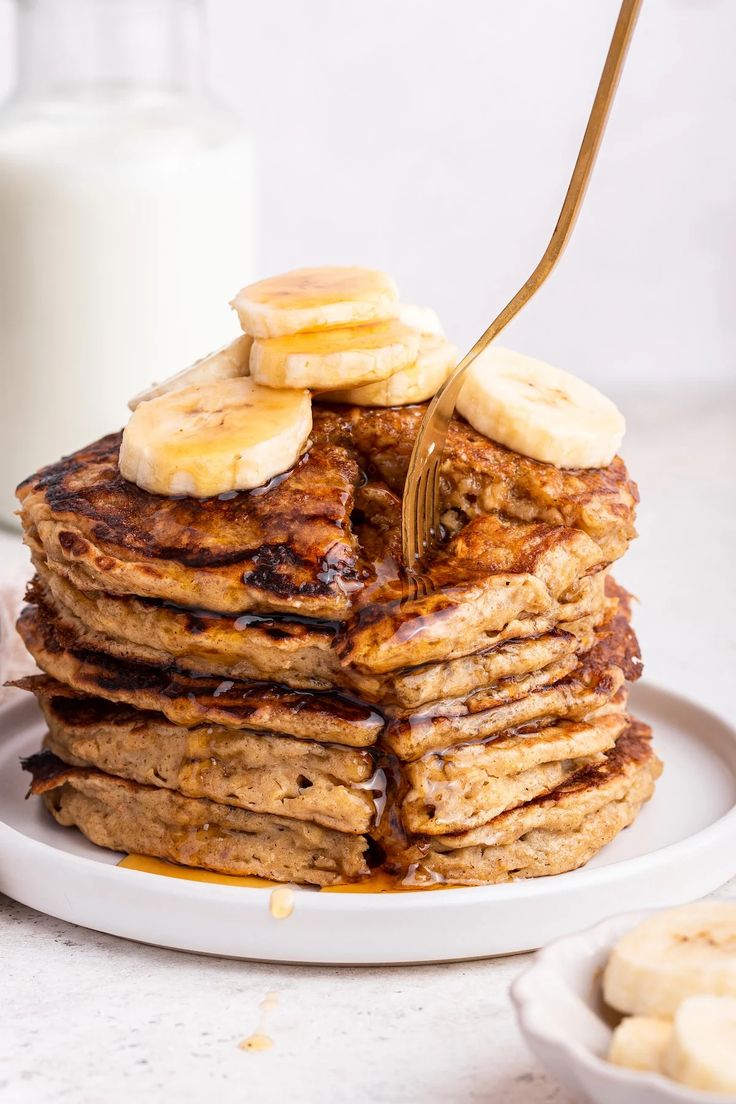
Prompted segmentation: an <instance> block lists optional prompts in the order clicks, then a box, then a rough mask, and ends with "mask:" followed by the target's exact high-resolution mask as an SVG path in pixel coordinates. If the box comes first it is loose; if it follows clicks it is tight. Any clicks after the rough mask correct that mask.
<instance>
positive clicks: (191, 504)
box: [18, 406, 636, 620]
mask: <svg viewBox="0 0 736 1104" xmlns="http://www.w3.org/2000/svg"><path fill="white" fill-rule="evenodd" d="M423 411H424V407H423V406H417V407H404V408H401V409H391V410H383V411H382V410H375V409H370V408H365V407H364V408H350V407H339V408H334V409H329V408H326V407H322V408H320V407H319V406H316V407H315V425H314V432H313V444H312V447H311V448H310V450H309V452H308V454H307V455H306V456H305V457H304V458H303V459H302V460H301V461H300V462H299V463H298V464H297V465H296V467H295V468H294V469H293V470H292V471H290V472H287V473H286V474H285V475H284V476H279V477H278V478H277V479H275V480H272V482H271V484H270V485H269V486H267V487H265V488H258V489H256V490H255V491H248V492H242V493H240V494H237V495H234V496H220V498H214V499H204V500H200V499H190V498H180V499H175V498H168V497H163V496H158V495H152V494H148V493H147V492H145V491H142V490H141V489H140V488H138V487H137V486H135V484H132V483H128V482H126V481H125V480H124V479H123V478H122V476H121V475H120V472H119V470H118V465H117V456H118V451H119V447H120V435H119V434H111V435H109V436H108V437H104V438H102V439H101V440H100V441H97V442H95V443H94V444H92V445H90V446H88V447H87V448H85V449H80V450H79V451H78V452H76V453H74V454H72V455H71V456H68V457H65V458H64V459H62V460H60V461H59V462H58V463H56V464H52V465H50V466H49V467H47V468H44V469H42V470H41V471H40V472H38V473H37V474H36V475H33V476H31V477H29V478H28V479H27V480H25V481H24V482H23V483H22V484H21V485H20V487H19V488H18V496H19V498H20V501H21V507H22V520H23V525H24V528H25V530H26V532H27V534H28V537H29V539H30V540H32V541H34V542H36V543H37V544H38V545H39V546H40V547H42V548H43V551H44V554H45V556H46V558H47V559H48V560H49V563H50V566H51V568H52V569H53V570H56V571H58V572H59V573H60V574H63V575H65V576H66V577H68V578H70V579H71V581H72V582H74V583H75V584H76V585H77V586H78V587H79V588H81V589H92V590H103V591H105V592H107V593H111V594H134V595H138V596H140V597H153V598H162V599H164V600H166V601H171V602H174V603H176V604H179V605H186V606H191V607H199V608H202V609H206V610H213V611H217V612H226V613H243V612H246V611H255V612H265V613H269V612H274V611H276V612H279V611H280V612H291V613H301V614H305V615H308V616H311V617H320V618H328V619H332V620H344V619H346V618H348V617H349V616H350V614H351V612H352V607H353V604H354V602H355V599H356V596H359V595H360V594H361V592H362V590H363V589H364V588H365V587H366V586H369V587H370V586H371V585H372V584H373V583H374V582H375V574H376V564H375V562H373V561H372V558H371V556H370V555H365V554H364V552H363V550H362V549H361V547H360V544H359V541H358V538H357V536H356V531H355V528H356V527H359V526H360V516H359V515H360V514H361V513H362V514H364V513H365V507H366V505H368V507H369V508H370V507H371V502H370V496H366V495H363V496H362V498H361V496H360V494H359V493H358V492H359V491H360V487H361V484H362V483H363V482H364V481H365V479H366V478H371V479H374V477H375V475H378V476H379V478H380V479H381V480H382V481H384V483H385V484H388V490H389V493H391V492H393V494H394V496H395V497H396V496H397V495H399V494H400V492H401V488H402V485H403V478H404V472H405V467H406V459H407V458H408V455H409V452H410V450H411V445H412V442H413V439H414V436H415V434H416V430H417V427H418V424H419V420H420V418H421V416H422V414H423ZM442 473H443V483H442V493H443V496H444V516H445V524H446V528H447V530H448V532H450V533H451V534H457V533H459V532H460V531H461V530H462V529H463V527H465V526H466V525H467V523H468V522H469V521H472V520H473V519H477V518H478V517H479V516H481V515H484V514H494V515H498V516H504V517H507V518H509V519H512V520H517V521H520V522H526V523H537V524H543V525H552V526H555V527H558V528H569V529H573V530H577V531H579V532H580V533H584V534H587V535H588V537H589V538H590V539H591V540H592V541H594V542H595V543H596V545H597V547H598V549H599V561H600V564H601V566H604V565H605V564H608V563H610V562H611V561H612V560H613V559H615V558H616V557H617V556H618V555H621V554H622V552H623V551H624V550H625V548H626V545H627V543H628V541H629V540H630V539H631V538H632V537H633V536H634V527H633V519H634V511H635V505H636V488H635V485H634V484H633V483H631V481H630V480H629V479H628V475H627V473H626V469H625V467H624V465H623V463H622V461H620V460H619V459H616V460H614V462H613V463H612V464H611V465H609V467H608V468H605V469H600V470H595V471H560V470H559V469H557V468H555V467H553V466H552V465H548V464H540V463H539V462H537V461H534V460H529V459H528V458H526V457H522V456H519V455H517V454H515V453H512V452H510V451H509V450H508V449H504V448H502V447H501V446H499V445H496V444H494V443H493V442H491V441H489V440H488V439H487V438H485V437H482V436H481V435H480V434H478V433H476V432H475V431H474V430H472V429H471V427H470V426H468V425H467V424H466V423H465V422H462V421H457V422H455V423H453V426H452V427H451V432H450V437H449V440H448V449H447V452H446V455H445V458H444V462H443V469H442ZM356 499H357V503H356ZM372 505H373V507H374V508H375V503H373V504H372ZM356 509H357V510H358V514H356V515H355V516H354V512H355V510H356ZM368 520H369V521H371V520H372V519H371V518H369V519H368Z"/></svg>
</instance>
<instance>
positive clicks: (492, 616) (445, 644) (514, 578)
mask: <svg viewBox="0 0 736 1104" xmlns="http://www.w3.org/2000/svg"><path fill="white" fill-rule="evenodd" d="M601 567H602V565H601V557H600V550H599V549H598V547H597V545H596V544H595V543H594V542H593V541H592V540H590V538H589V537H587V536H586V535H585V534H584V533H581V532H579V531H578V530H575V529H566V528H562V527H560V526H551V525H542V524H536V523H525V522H512V521H507V520H504V519H502V518H499V517H478V518H475V519H474V520H473V521H471V522H469V523H468V525H467V526H466V527H465V528H464V529H463V531H462V532H461V533H460V534H459V535H458V536H457V537H455V538H453V539H452V540H451V541H450V542H449V543H448V544H447V545H446V546H444V547H443V548H442V550H441V551H440V552H438V554H437V555H436V557H435V558H434V560H433V561H432V563H431V565H430V566H429V567H428V568H427V570H426V573H425V578H426V579H427V581H428V584H429V585H430V587H431V588H432V589H431V592H430V593H429V594H427V595H426V596H422V597H414V596H413V595H407V594H406V592H405V591H403V590H402V587H401V586H400V584H399V583H397V582H394V581H393V580H391V581H389V582H388V583H387V584H386V585H385V586H383V587H380V588H378V589H377V590H376V591H375V592H374V595H373V602H372V604H370V605H368V606H366V607H364V608H362V609H361V610H360V611H359V613H358V615H357V616H356V618H355V619H354V620H353V621H352V622H351V623H350V625H349V626H348V628H347V631H346V632H345V634H343V635H342V636H340V637H339V638H338V641H337V649H338V652H339V654H340V658H341V660H342V663H343V664H344V665H345V666H346V667H352V668H355V669H356V670H357V671H359V672H361V673H363V672H365V673H368V674H374V673H377V674H382V673H384V672H389V671H396V670H401V669H402V668H404V667H407V666H411V667H413V666H417V665H418V664H421V663H429V662H436V661H443V660H448V659H455V658H457V657H458V656H466V655H472V654H474V653H476V652H480V651H485V650H486V649H488V648H491V647H494V646H495V645H497V644H501V643H503V642H504V641H506V640H516V639H521V638H525V637H529V636H536V635H539V634H540V633H543V632H548V631H550V630H551V629H553V628H554V627H555V626H556V625H557V623H558V622H559V621H561V620H562V609H563V607H566V609H567V613H568V617H569V619H571V620H573V619H575V618H576V617H580V616H584V613H585V612H589V610H586V605H587V603H589V602H590V601H591V598H592V596H593V594H595V596H597V598H598V600H599V601H600V602H601V603H602V602H603V590H604V580H605V575H604V572H603V571H602V570H601ZM590 576H592V578H590ZM596 576H597V578H596Z"/></svg>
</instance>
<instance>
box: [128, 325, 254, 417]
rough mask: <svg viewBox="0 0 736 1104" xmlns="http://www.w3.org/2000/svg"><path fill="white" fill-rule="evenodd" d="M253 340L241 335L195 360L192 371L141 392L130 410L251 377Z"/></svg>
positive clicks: (188, 370) (190, 367)
mask: <svg viewBox="0 0 736 1104" xmlns="http://www.w3.org/2000/svg"><path fill="white" fill-rule="evenodd" d="M252 344H253V338H252V337H250V335H249V334H240V336H239V337H236V338H235V340H234V341H231V342H230V343H229V345H223V346H222V347H221V348H220V349H217V350H215V352H214V353H209V354H208V356H205V357H201V358H200V359H199V360H195V362H194V364H190V365H189V367H188V368H182V370H181V372H177V373H176V374H175V375H173V376H169V378H168V379H165V380H163V381H162V382H161V383H154V384H153V385H152V386H151V387H147V388H146V390H145V391H139V393H138V394H137V395H134V396H133V398H132V399H131V400H130V402H129V403H128V409H129V410H135V409H136V407H138V406H140V404H141V403H142V402H148V401H149V399H157V398H158V397H159V395H168V394H170V393H171V392H172V391H181V390H182V389H183V388H184V387H192V386H193V385H194V384H199V383H212V382H213V381H214V380H220V379H235V378H236V377H237V376H247V375H248V362H249V360H250V349H251V345H252Z"/></svg>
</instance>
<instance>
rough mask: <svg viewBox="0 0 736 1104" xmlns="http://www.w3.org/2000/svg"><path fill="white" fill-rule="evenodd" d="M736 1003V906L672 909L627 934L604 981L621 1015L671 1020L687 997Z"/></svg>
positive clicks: (705, 903) (610, 1001)
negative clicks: (709, 996)
mask: <svg viewBox="0 0 736 1104" xmlns="http://www.w3.org/2000/svg"><path fill="white" fill-rule="evenodd" d="M701 993H706V994H713V995H723V996H733V997H736V904H734V903H731V902H727V901H699V902H696V903H695V904H692V905H684V906H683V907H682V908H676V909H668V910H667V911H666V912H660V913H657V914H656V915H654V916H652V917H650V918H649V919H648V920H645V921H644V923H643V924H640V925H639V927H637V928H634V929H633V931H630V932H627V933H626V935H624V936H623V938H622V939H620V940H619V942H618V943H617V944H616V946H615V947H614V949H613V952H612V954H611V957H610V959H609V960H608V965H607V966H606V970H605V973H604V975H603V994H604V996H605V999H606V1001H607V1003H608V1004H610V1005H611V1007H612V1008H616V1009H618V1011H619V1012H631V1013H634V1014H635V1015H637V1016H655V1017H658V1018H660V1019H671V1018H672V1017H673V1016H674V1014H675V1011H676V1010H677V1007H678V1005H679V1004H680V1003H681V1002H682V1001H683V1000H685V998H686V997H690V996H695V995H698V994H701Z"/></svg>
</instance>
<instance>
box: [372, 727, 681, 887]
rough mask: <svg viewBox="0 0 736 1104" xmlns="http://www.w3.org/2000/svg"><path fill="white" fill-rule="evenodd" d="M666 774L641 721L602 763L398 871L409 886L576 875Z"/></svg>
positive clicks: (436, 841)
mask: <svg viewBox="0 0 736 1104" xmlns="http://www.w3.org/2000/svg"><path fill="white" fill-rule="evenodd" d="M661 771H662V764H661V762H660V760H659V759H658V758H657V756H656V755H655V754H654V752H653V751H652V748H651V743H650V740H649V729H648V727H647V726H646V725H643V724H641V723H640V722H638V721H633V722H632V723H631V726H630V728H629V730H628V731H627V732H626V733H625V734H624V735H623V736H621V737H620V739H619V740H618V741H617V743H616V746H615V748H613V749H612V750H611V751H610V752H609V753H608V754H607V755H606V756H605V758H604V759H603V760H602V761H601V762H598V763H594V764H590V765H588V766H585V767H583V768H582V769H581V770H580V771H579V772H578V773H577V774H575V775H573V776H572V777H571V778H569V779H568V780H567V781H566V782H564V783H563V784H562V785H561V786H559V787H558V788H557V789H555V790H552V791H551V792H550V793H548V794H545V795H544V796H542V797H538V798H535V799H534V800H532V801H530V802H528V803H527V804H525V805H521V806H519V807H517V808H515V809H513V810H511V811H509V812H505V813H502V814H501V815H500V816H498V817H496V818H495V819H493V820H491V821H489V822H488V823H487V824H484V825H483V826H482V827H479V828H475V829H473V830H471V831H469V832H462V833H459V834H457V835H446V836H439V837H433V838H432V840H431V842H429V844H428V846H427V849H426V850H423V851H422V849H416V851H415V852H414V853H413V854H411V855H410V856H407V857H405V859H404V862H403V865H402V864H400V863H398V862H397V861H396V860H395V861H394V866H395V869H396V870H397V872H401V873H403V874H404V878H405V881H407V882H415V883H416V884H426V883H430V884H434V883H436V882H438V881H439V882H447V883H450V884H455V885H484V884H488V883H493V882H506V881H511V880H515V879H518V878H539V877H546V876H549V875H552V874H562V873H564V872H565V871H568V870H574V869H576V868H577V867H579V866H583V865H584V864H585V863H587V862H589V860H590V859H592V858H593V856H594V855H595V854H597V853H598V851H600V850H601V848H602V847H604V846H605V845H606V844H608V843H610V842H611V840H612V839H614V838H615V836H617V835H618V833H619V832H620V831H621V830H622V829H624V828H626V827H628V825H629V824H631V823H632V822H633V821H634V820H635V818H636V816H637V814H638V813H639V810H640V809H641V807H642V805H643V804H644V803H645V802H646V801H648V800H649V798H650V797H651V796H652V793H653V792H654V784H655V782H656V780H657V778H658V777H659V775H660V774H661ZM409 859H411V861H409Z"/></svg>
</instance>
